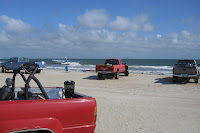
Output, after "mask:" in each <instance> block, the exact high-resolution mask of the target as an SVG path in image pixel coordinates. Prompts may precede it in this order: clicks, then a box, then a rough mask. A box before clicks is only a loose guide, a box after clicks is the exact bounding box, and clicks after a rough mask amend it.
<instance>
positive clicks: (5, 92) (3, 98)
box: [0, 64, 97, 133]
mask: <svg viewBox="0 0 200 133" xmlns="http://www.w3.org/2000/svg"><path fill="white" fill-rule="evenodd" d="M26 65H27V64H26ZM34 65H36V69H34V71H33V72H31V74H30V75H29V77H28V78H27V79H26V78H25V76H24V75H23V73H21V72H20V69H22V67H20V69H19V70H17V71H15V73H14V75H13V79H9V78H8V79H6V85H5V86H3V87H2V88H0V133H94V130H95V127H96V118H97V105H96V100H95V99H94V98H92V97H89V96H85V95H82V94H79V93H76V92H74V85H75V82H73V81H65V82H64V88H62V87H58V88H55V87H54V88H43V87H42V85H41V83H40V82H39V80H38V79H37V78H36V77H35V76H34V74H35V73H36V71H37V68H38V65H37V64H34ZM23 66H25V65H23ZM17 74H19V75H21V77H22V79H23V80H24V82H25V87H22V88H15V77H16V75H17ZM30 80H33V81H35V82H36V84H37V85H38V87H39V88H31V87H30V85H29V82H30Z"/></svg>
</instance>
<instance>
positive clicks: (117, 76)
mask: <svg viewBox="0 0 200 133" xmlns="http://www.w3.org/2000/svg"><path fill="white" fill-rule="evenodd" d="M115 79H119V71H117V72H116V73H115Z"/></svg>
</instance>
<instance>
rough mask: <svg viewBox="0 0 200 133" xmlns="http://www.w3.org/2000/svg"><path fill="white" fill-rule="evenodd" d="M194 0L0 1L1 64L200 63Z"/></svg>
mask: <svg viewBox="0 0 200 133" xmlns="http://www.w3.org/2000/svg"><path fill="white" fill-rule="evenodd" d="M199 12H200V1H199V0H67V1H66V0H59V1H56V0H42V1H39V0H15V1H11V0H0V58H9V57H12V56H25V57H29V58H64V57H65V56H67V57H68V58H127V57H128V58H133V59H135V58H136V59H137V58H139V59H140V58H145V59H148V58H158V59H168V58H175V59H180V58H196V59H199V58H200V54H199V53H200V52H199V51H200V41H199V40H200V13H199Z"/></svg>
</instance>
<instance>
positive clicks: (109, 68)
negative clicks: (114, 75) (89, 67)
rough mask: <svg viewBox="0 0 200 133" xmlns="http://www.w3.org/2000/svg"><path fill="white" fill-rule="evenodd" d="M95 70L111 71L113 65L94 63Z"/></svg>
mask: <svg viewBox="0 0 200 133" xmlns="http://www.w3.org/2000/svg"><path fill="white" fill-rule="evenodd" d="M96 71H113V66H112V65H110V64H109V65H107V64H104V65H96Z"/></svg>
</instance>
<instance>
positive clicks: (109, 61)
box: [105, 60, 119, 65]
mask: <svg viewBox="0 0 200 133" xmlns="http://www.w3.org/2000/svg"><path fill="white" fill-rule="evenodd" d="M105 64H113V65H118V64H119V61H118V60H106V62H105Z"/></svg>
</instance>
